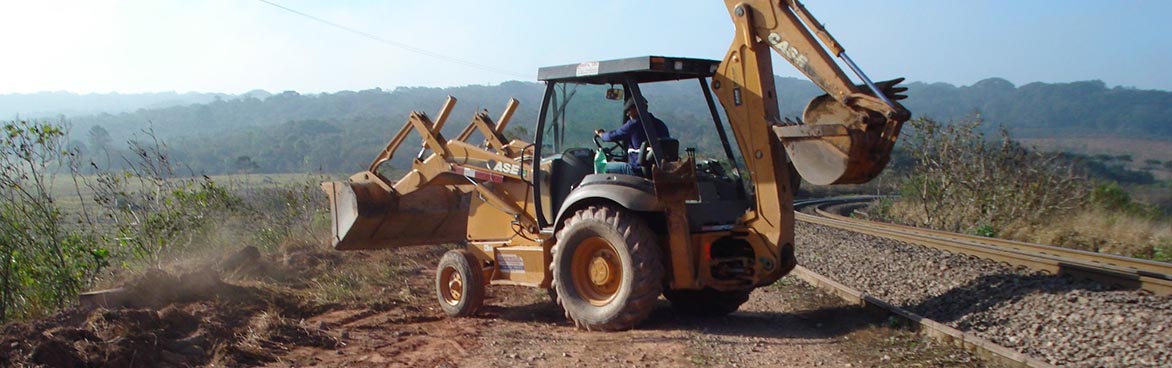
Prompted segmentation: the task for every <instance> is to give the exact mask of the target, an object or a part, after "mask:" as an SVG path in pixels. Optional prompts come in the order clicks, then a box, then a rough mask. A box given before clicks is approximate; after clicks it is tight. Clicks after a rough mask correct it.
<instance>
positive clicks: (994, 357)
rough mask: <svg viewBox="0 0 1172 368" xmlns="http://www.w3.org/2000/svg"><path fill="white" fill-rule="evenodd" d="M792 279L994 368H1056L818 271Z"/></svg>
mask: <svg viewBox="0 0 1172 368" xmlns="http://www.w3.org/2000/svg"><path fill="white" fill-rule="evenodd" d="M790 274H791V275H794V276H796V277H797V278H799V279H801V280H802V281H805V282H806V283H807V284H810V285H813V286H814V287H817V288H819V289H823V290H826V291H827V292H829V293H831V294H834V295H835V296H838V297H839V298H841V299H842V300H845V301H847V302H848V303H852V304H854V305H857V306H859V307H862V308H864V309H870V310H878V311H881V312H884V313H885V314H888V315H892V316H896V317H898V318H902V319H904V320H907V321H909V322H911V323H914V324H916V325H918V326H919V329H920V331H923V332H924V333H925V335H927V336H929V337H931V338H933V339H936V341H939V342H941V343H943V344H947V345H951V346H956V347H958V348H961V349H963V350H965V351H968V352H971V353H973V354H974V355H977V356H979V357H981V358H984V359H985V360H988V361H990V362H992V363H993V364H994V365H997V366H1003V367H1031V368H1034V367H1053V366H1054V365H1052V364H1050V363H1047V362H1045V361H1043V360H1040V359H1037V358H1034V357H1031V356H1029V355H1028V354H1024V353H1021V352H1018V351H1016V350H1013V349H1010V348H1007V347H1004V346H1001V345H997V344H996V343H994V342H992V341H989V340H986V339H984V338H981V337H979V336H977V335H975V334H973V333H970V332H964V331H961V330H958V329H956V328H953V327H950V326H948V325H945V324H943V323H940V322H936V321H933V320H931V319H928V318H925V317H923V316H920V315H918V314H915V313H912V312H911V311H908V310H905V309H903V308H900V307H897V306H895V305H894V304H891V303H888V302H886V301H883V300H880V299H879V298H876V297H874V296H871V295H867V294H866V293H863V292H860V291H858V290H855V289H852V288H850V287H848V286H846V285H843V284H840V283H838V282H835V281H834V280H831V279H829V278H827V277H826V276H822V275H819V274H817V273H815V272H814V271H810V270H809V269H807V268H805V267H802V266H797V267H795V268H794V270H793V271H792V272H790Z"/></svg>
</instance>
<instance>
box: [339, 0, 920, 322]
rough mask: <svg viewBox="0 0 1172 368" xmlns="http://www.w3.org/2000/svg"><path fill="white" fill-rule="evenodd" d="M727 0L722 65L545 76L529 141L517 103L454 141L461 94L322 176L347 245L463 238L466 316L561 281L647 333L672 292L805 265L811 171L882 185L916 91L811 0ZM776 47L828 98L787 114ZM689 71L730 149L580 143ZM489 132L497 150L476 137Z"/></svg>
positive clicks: (710, 296)
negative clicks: (337, 173) (872, 69)
mask: <svg viewBox="0 0 1172 368" xmlns="http://www.w3.org/2000/svg"><path fill="white" fill-rule="evenodd" d="M725 3H726V5H727V7H728V10H729V14H730V16H731V18H732V21H733V23H734V24H735V25H736V35H735V38H734V39H733V42H732V45H731V46H730V47H729V50H728V53H727V54H726V55H725V56H724V59H723V60H721V61H715V60H702V59H691V58H678V57H660V56H647V57H637V58H628V59H621V60H609V61H599V62H586V63H579V64H572V65H562V66H554V67H545V68H541V69H540V70H539V71H538V79H539V80H540V81H543V82H544V83H545V84H546V89H545V95H544V98H543V100H542V106H541V108H540V110H539V116H538V119H537V122H536V131H535V134H534V137H533V140H532V141H531V142H529V141H522V140H512V141H509V140H507V139H505V137H504V135H503V132H504V131H505V128H506V126H507V124H508V122H509V120H510V119H511V117H512V115H513V113H514V111H515V110H516V108H517V104H518V103H517V101H516V100H510V101H509V103H508V105H507V106H506V108H505V110H504V112H503V114H502V115H501V116H500V118H498V119H496V120H495V121H494V120H493V119H492V118H491V117H489V115H488V114H487V113H483V112H482V113H479V114H476V115H475V116H474V118H473V119H472V122H471V124H469V125H468V126H467V127H466V128H465V129H464V130H463V131H462V132H461V133H460V134H459V135H458V136H457V137H455V139H447V138H445V137H444V136H443V135H442V134H441V133H440V132H441V129H442V128H443V126H444V124H445V122H446V121H447V118H448V116H449V114H450V113H451V111H452V109H453V108H454V106H455V102H456V100H455V99H454V98H451V97H449V98H448V100H447V101H446V102H445V103H444V104H443V106H442V108H441V109H440V110H439V113H438V114H436V116H435V118H434V119H433V118H431V117H429V116H428V115H427V114H424V113H421V112H414V113H412V114H411V116H410V117H409V119H408V122H407V124H405V125H404V126H403V127H402V129H401V130H399V132H398V134H396V135H395V136H394V138H392V139H391V141H390V142H389V143H388V144H387V146H386V148H385V149H384V150H383V151H382V152H381V153H379V154H378V155H377V157H376V158H375V160H374V161H373V162H372V163H371V164H370V166H369V168H368V169H367V170H366V171H363V172H360V173H358V174H355V175H353V176H352V177H350V178H349V180H347V181H341V182H327V183H323V184H322V188H323V189H324V190H325V192H326V194H327V195H328V197H329V201H330V206H331V207H330V209H331V214H332V216H333V225H334V234H333V235H334V238H333V243H334V247H335V248H336V249H339V250H365V249H394V248H398V247H404V246H412V245H424V244H440V243H456V244H460V245H462V247H461V249H457V250H452V251H450V252H448V253H447V254H445V255H444V256H443V257H442V259H441V260H440V262H439V266H438V268H437V270H436V280H435V282H436V283H435V287H436V295H437V298H438V301H439V305H440V306H441V307H442V309H443V310H444V311H445V312H446V313H447V314H449V315H452V316H466V315H469V314H472V313H473V312H475V311H476V309H477V308H478V307H480V306H481V305H482V303H483V299H484V290H485V287H486V286H488V285H525V286H531V287H538V288H545V289H549V290H550V291H551V294H552V295H553V296H554V298H555V299H556V301H557V303H559V304H560V305H561V307H562V308H563V309H564V311H565V313H566V316H567V317H568V318H570V319H571V320H573V321H574V323H575V324H576V325H577V326H579V327H580V328H584V329H587V330H622V329H629V328H632V327H634V326H635V325H637V324H638V323H639V322H641V321H643V320H644V319H645V318H646V317H647V315H648V314H649V313H650V312H651V310H652V308H653V306H654V305H655V303H656V300H657V299H658V298H659V296H660V295H663V296H664V297H666V298H667V300H668V301H670V302H671V305H672V307H673V308H678V309H681V310H684V311H687V312H691V313H698V314H705V315H722V314H727V313H731V312H733V311H735V310H736V309H737V308H738V307H739V306H740V305H741V304H742V303H744V302H745V301H747V300H748V298H749V294H750V292H752V290H753V289H754V288H757V287H761V286H766V285H769V284H772V283H773V282H774V281H776V280H777V279H779V278H781V277H782V276H784V275H785V274H787V273H788V272H789V271H790V270H792V269H793V268H794V266H795V265H796V259H795V258H794V234H793V223H794V217H793V195H794V192H795V190H796V189H797V184H798V183H799V179H798V175H799V173H800V175H801V177H802V178H805V179H806V181H808V182H810V183H813V184H819V185H822V184H841V183H861V182H865V181H868V180H870V179H871V178H873V177H875V176H876V175H878V174H879V172H880V171H881V170H882V169H883V168H884V166H885V165H886V164H887V161H888V158H889V156H890V153H891V149H892V146H893V145H894V144H895V141H896V137H897V135H898V134H899V131H900V126H901V125H902V123H903V122H905V121H906V120H907V119H908V118H909V115H910V114H909V112H908V111H907V110H906V109H904V108H903V107H902V106H901V105H899V104H898V103H897V102H896V101H895V100H898V99H901V98H902V97H903V96H902V95H901V94H900V92H902V91H903V88H899V87H896V83H897V82H898V81H892V82H885V83H878V84H876V83H872V82H871V81H870V80H869V79H867V77H866V76H865V75H864V74H863V73H862V72H861V71H860V70H859V69H858V67H856V66H855V65H854V63H853V62H852V61H851V60H850V59H849V58H848V57H847V56H846V54H845V53H844V50H843V48H842V47H841V46H840V45H839V44H838V43H837V42H836V41H835V40H834V39H833V38H832V37H831V36H830V34H829V33H827V32H826V31H825V29H823V28H822V26H821V24H820V23H818V21H817V20H815V19H814V17H813V16H812V15H810V13H809V12H808V11H806V9H805V8H804V7H803V6H802V5H801V4H800V3H798V2H797V1H795V0H772V1H768V0H726V1H725ZM770 49H773V50H774V51H776V52H777V54H779V55H781V56H782V57H783V58H785V59H786V60H788V61H789V62H790V63H791V64H793V65H794V67H796V68H797V69H798V70H799V71H801V72H802V73H803V74H805V75H806V76H807V77H808V78H809V79H810V80H811V81H813V82H814V83H815V84H817V85H818V86H819V87H821V88H822V89H823V90H825V91H826V92H827V94H826V95H823V96H820V97H817V98H815V99H814V100H812V101H811V102H810V103H809V105H808V106H807V107H806V109H805V111H804V112H803V114H802V117H801V118H800V119H799V120H789V119H782V117H781V116H780V113H779V111H778V103H777V91H776V90H775V86H774V79H773V69H772V64H771V52H770V51H769V50H770ZM832 55H833V56H832ZM834 57H838V58H839V59H841V60H842V61H843V63H845V64H846V65H847V66H849V67H850V69H852V70H853V71H854V72H855V74H856V75H857V76H858V77H859V78H860V79H861V80H862V84H860V85H855V84H854V83H853V82H851V79H850V78H849V77H847V75H846V74H845V73H844V72H843V70H842V69H840V68H839V66H838V63H837V62H836V61H835V59H834ZM688 80H695V81H697V82H696V84H695V86H696V87H698V89H699V93H697V95H698V96H701V97H699V101H695V102H684V103H697V104H699V105H697V106H703V105H706V106H707V114H706V115H709V116H705V117H703V118H704V119H706V120H707V119H711V121H710V122H709V123H708V124H710V125H711V127H712V128H711V132H712V133H715V134H714V135H715V136H717V137H718V138H719V140H720V143H721V144H720V147H721V149H718V150H716V151H717V152H703V153H698V152H696V151H695V150H694V149H690V148H688V149H684V150H683V152H682V153H681V150H680V146H681V145H684V146H685V147H687V144H689V142H687V141H688V140H689V139H691V138H695V137H674V138H659V139H649V140H648V142H647V144H646V147H639V148H628V147H621V146H618V147H616V146H613V145H607V144H606V143H604V142H601V141H598V140H595V142H596V144H597V147H594V148H591V147H582V145H581V144H580V143H582V142H589V139H590V138H591V137H593V136H594V134H593V131H594V129H595V128H598V127H602V126H613V124H614V123H615V121H618V122H621V121H622V117H621V116H622V114H623V113H622V111H623V110H624V109H623V108H622V107H621V106H623V105H624V104H623V102H622V101H623V100H627V101H632V102H631V103H634V104H635V107H636V109H637V116H638V117H639V118H640V119H641V121H650V120H648V119H649V118H650V117H651V115H650V112H649V111H648V103H649V102H648V100H647V99H645V98H644V93H643V92H644V87H645V86H646V87H648V88H649V90H652V89H654V88H653V87H654V84H656V83H661V82H674V83H677V84H678V83H681V81H683V82H687V81H688ZM713 95H715V96H716V98H717V100H719V106H720V107H722V108H723V111H724V116H726V117H727V121H728V123H727V128H726V126H725V124H724V123H723V122H722V115H721V113H720V111H719V110H718V105H717V102H716V101H715V100H714V99H713V98H712V96H713ZM650 103H651V104H655V103H657V102H655V101H654V100H652V101H651V102H650ZM598 109H604V110H605V109H613V117H614V121H594V120H592V119H595V118H592V117H591V116H598V115H599V113H598V111H597V110H598ZM571 122H572V123H571ZM673 123H675V122H671V121H669V122H667V125H668V126H673ZM654 125H655V124H644V125H643V127H644V129H645V131H644V134H645V135H644V136H646V137H661V135H660V134H658V132H655V131H654V130H655V129H656V128H655V127H654ZM726 129H727V130H730V131H731V132H732V134H731V137H730V136H729V135H728V134H727V133H726ZM411 132H416V133H418V134H419V135H420V136H421V137H422V142H423V146H424V147H423V150H422V151H420V152H419V153H418V155H416V156H415V157H413V158H412V160H411V169H410V172H409V173H407V174H406V175H405V176H403V177H402V178H400V179H399V180H389V179H388V178H386V177H384V176H383V175H382V174H380V173H379V168H380V166H381V165H382V164H384V163H386V162H388V161H389V160H391V159H392V158H393V156H394V154H395V152H396V151H397V150H398V149H399V148H400V146H401V145H402V144H403V142H404V141H405V140H406V139H407V137H408V135H409V134H410V133H411ZM473 132H479V133H480V134H481V135H483V136H484V137H485V142H483V144H473V143H469V142H468V140H469V139H470V137H471V136H472V134H473ZM706 135H707V136H708V137H712V136H713V134H706ZM616 148H617V149H616ZM627 149H635V151H634V152H636V153H637V154H636V155H628V152H627ZM734 151H736V152H734ZM599 152H601V153H599ZM596 154H604V155H606V156H607V158H608V159H609V160H611V161H624V160H628V158H629V157H637V158H636V159H637V160H638V163H639V165H634V167H639V168H641V171H642V172H634V175H628V174H616V173H606V172H596V171H597V169H599V168H600V167H601V166H600V165H596V162H595V159H596ZM718 156H722V158H721V159H720V160H719V161H717V160H712V159H710V158H711V157H718ZM704 157H708V158H709V159H702V158H704ZM720 162H724V163H725V164H721V163H720Z"/></svg>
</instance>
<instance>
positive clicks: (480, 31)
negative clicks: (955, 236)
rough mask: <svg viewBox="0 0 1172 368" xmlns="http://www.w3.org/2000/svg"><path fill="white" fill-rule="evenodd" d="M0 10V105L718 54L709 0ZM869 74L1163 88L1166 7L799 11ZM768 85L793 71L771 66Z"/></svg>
mask: <svg viewBox="0 0 1172 368" xmlns="http://www.w3.org/2000/svg"><path fill="white" fill-rule="evenodd" d="M271 1H273V2H275V3H278V4H281V5H283V6H287V7H289V8H293V9H297V10H299V11H303V12H305V13H308V14H312V15H314V16H317V17H321V18H324V19H328V20H330V21H332V22H336V23H338V24H343V25H346V26H348V27H351V28H353V29H357V30H361V31H363V32H367V33H370V34H373V35H377V36H378V37H381V38H383V39H385V40H389V41H392V42H398V43H402V44H407V45H410V46H412V47H415V48H419V49H423V50H427V51H428V52H431V53H436V54H441V55H446V56H448V57H451V58H456V59H461V60H466V61H472V62H474V63H476V64H479V65H484V66H487V67H488V68H490V69H492V70H493V71H486V70H482V69H478V68H474V67H469V66H467V65H463V64H460V63H452V62H449V61H446V60H444V59H440V58H435V57H432V56H427V55H421V54H418V53H414V52H410V51H407V50H405V49H403V48H398V47H394V46H391V45H387V44H384V43H380V42H377V41H373V40H370V39H368V38H364V37H361V36H358V35H355V34H353V33H349V32H346V31H343V30H339V29H336V28H332V27H330V26H327V25H324V24H321V23H317V22H314V21H312V20H309V19H306V18H303V17H300V16H297V15H295V14H292V13H289V12H287V11H284V10H281V9H278V8H276V7H273V6H271V5H268V4H265V3H263V2H260V1H254V0H208V1H179V0H155V1H149V0H139V1H127V0H110V1H56V0H48V1H2V2H0V14H3V15H4V19H5V20H4V21H3V22H0V34H3V35H4V36H3V37H0V47H2V49H3V50H4V51H5V54H6V55H5V56H4V57H2V58H0V93H29V92H37V91H47V90H48V91H58V90H64V91H72V92H81V93H94V92H98V93H105V92H123V93H133V92H152V91H179V92H186V91H199V92H227V93H242V92H246V91H248V90H252V89H265V90H268V91H272V92H277V91H283V90H296V91H299V92H333V91H338V90H359V89H369V88H375V87H381V88H384V89H388V88H395V87H399V86H454V85H467V84H495V83H499V82H502V81H506V80H533V79H534V77H535V75H536V69H537V67H539V66H543V65H556V64H568V63H576V62H580V61H588V60H604V59H612V58H622V57H629V56H638V55H648V54H656V55H675V56H690V57H704V58H713V59H719V58H720V57H721V56H723V54H724V52H725V50H726V49H727V47H728V43H729V41H730V40H731V38H732V31H733V28H732V23H731V22H730V21H729V19H728V14H727V11H726V10H725V8H724V4H723V2H720V1H687V0H684V1H617V0H610V1H608V0H603V1H589V2H586V1H578V2H569V1H520V0H518V1H464V0H451V1H309V0H271ZM805 5H806V6H807V8H809V9H810V10H811V11H812V12H813V13H814V15H815V16H816V17H818V19H819V20H820V21H822V22H823V23H825V24H826V27H827V29H829V30H830V32H831V33H832V34H833V35H834V36H835V37H836V38H837V39H838V40H839V41H840V42H841V43H842V44H843V45H844V46H845V47H846V49H847V52H848V54H850V55H851V57H852V58H854V60H855V61H856V62H857V63H858V64H860V65H861V66H862V67H863V69H864V70H866V71H867V72H868V74H870V75H871V77H872V78H874V79H877V80H880V79H888V78H892V77H896V76H905V77H907V78H908V79H909V80H911V81H921V82H947V83H952V84H957V85H969V84H972V83H974V82H977V81H979V80H981V79H985V78H988V77H1002V78H1006V79H1008V80H1009V81H1011V82H1013V83H1015V84H1017V85H1022V84H1026V83H1030V82H1036V81H1041V82H1051V83H1053V82H1070V81H1078V80H1089V79H1100V80H1103V81H1104V82H1106V83H1107V85H1108V86H1117V85H1122V86H1127V87H1135V88H1140V89H1163V90H1172V73H1170V72H1169V71H1168V68H1169V66H1170V65H1172V39H1170V37H1169V35H1172V22H1168V21H1166V20H1163V19H1161V18H1162V17H1166V16H1167V15H1168V14H1172V1H1154V0H1152V1H1140V0H1136V1H1085V0H1071V1H1029V0H1019V1H1009V0H985V1H928V0H919V1H910V0H909V1H903V0H890V1H861V0H860V1H856V0H826V1H816V0H809V1H806V2H805ZM776 71H777V74H780V75H785V76H798V74H797V73H796V72H794V71H793V70H792V69H791V68H790V67H789V66H788V65H783V64H780V63H779V64H777V65H776Z"/></svg>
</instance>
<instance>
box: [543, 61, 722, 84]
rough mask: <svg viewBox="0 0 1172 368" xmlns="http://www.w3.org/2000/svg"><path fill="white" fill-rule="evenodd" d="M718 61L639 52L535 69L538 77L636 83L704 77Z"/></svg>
mask: <svg viewBox="0 0 1172 368" xmlns="http://www.w3.org/2000/svg"><path fill="white" fill-rule="evenodd" d="M719 65H720V61H716V60H707V59H692V58H681V57H669V56H640V57H633V58H626V59H616V60H606V61H588V62H584V63H578V64H568V65H558V66H547V67H542V68H540V69H537V80H540V81H544V82H569V83H586V84H621V83H622V82H623V81H624V80H625V79H627V78H630V79H632V80H634V81H635V82H637V83H650V82H660V81H669V80H679V79H695V78H707V77H711V76H712V74H714V73H716V67H717V66H719Z"/></svg>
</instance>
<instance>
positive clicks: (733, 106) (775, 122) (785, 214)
mask: <svg viewBox="0 0 1172 368" xmlns="http://www.w3.org/2000/svg"><path fill="white" fill-rule="evenodd" d="M725 5H726V6H727V7H728V11H729V16H730V17H731V18H732V21H733V24H734V25H735V26H736V34H735V35H734V38H733V41H732V44H731V45H730V46H729V49H728V53H727V54H725V57H724V60H723V61H722V62H721V64H720V66H719V67H718V68H717V71H716V73H715V75H714V76H713V80H712V90H713V91H714V92H715V94H716V95H717V97H718V98H719V99H720V102H721V104H722V105H723V106H724V108H725V111H726V112H727V113H728V120H729V126H730V127H731V128H732V131H733V134H734V135H735V136H736V139H737V145H738V147H739V148H740V150H741V154H742V156H743V157H744V159H745V166H746V167H747V168H748V170H749V175H750V177H751V178H752V180H753V186H754V189H755V191H754V192H755V194H756V196H755V199H756V206H755V208H754V209H753V210H751V211H748V212H747V213H746V214H745V215H744V216H743V217H742V221H743V223H744V225H745V226H746V228H747V230H749V231H750V232H751V233H755V234H757V236H760V237H761V239H762V240H763V241H764V243H766V244H770V247H771V248H772V251H773V252H776V253H777V254H778V255H779V257H778V259H783V260H785V259H789V260H792V253H790V256H788V257H787V256H784V255H783V254H784V253H788V252H792V251H793V247H792V244H793V236H794V235H793V221H794V219H793V207H792V206H793V196H794V191H795V190H797V188H796V187H795V185H794V184H795V183H797V182H798V181H797V178H796V177H795V175H797V174H798V173H800V174H801V177H802V178H804V179H806V181H809V182H810V183H813V184H819V185H824V184H850V183H862V182H866V181H869V180H871V179H872V178H874V177H875V176H877V175H878V174H879V173H880V172H881V171H882V170H883V168H884V167H885V166H886V165H887V161H888V160H889V158H890V155H891V149H892V147H894V145H895V141H896V137H897V136H898V135H899V130H900V127H901V126H902V124H903V122H905V121H907V119H908V118H909V116H910V113H909V112H908V111H907V110H906V109H904V108H903V106H901V105H900V104H899V103H897V102H896V100H899V99H902V98H903V96H902V95H900V94H899V93H900V92H902V91H903V90H904V89H903V88H899V87H896V86H895V85H896V84H897V83H898V81H899V80H895V81H890V82H883V83H879V84H878V85H877V84H875V83H872V82H871V81H870V80H869V79H867V78H866V76H865V75H863V73H862V71H861V70H859V69H858V67H857V66H855V65H854V63H853V62H852V61H850V59H849V58H848V57H846V53H845V52H844V49H843V47H842V46H841V45H840V44H839V43H838V41H836V40H835V39H834V37H831V36H830V34H829V33H828V32H826V29H824V28H823V27H822V25H821V24H819V23H818V21H817V20H816V19H814V16H813V15H811V14H810V13H809V12H808V11H807V10H806V8H805V7H804V6H802V4H801V3H799V2H798V1H796V0H725ZM819 41H821V43H819ZM770 49H773V50H774V51H776V52H777V54H778V55H781V56H782V57H783V58H784V59H786V60H787V61H789V62H790V64H793V66H794V67H795V68H797V69H798V70H799V71H801V72H802V74H804V75H805V76H806V77H807V78H809V79H810V80H811V81H813V82H814V84H816V85H818V87H820V88H822V89H823V90H824V91H826V93H827V94H825V95H822V96H819V97H816V98H814V100H812V101H810V103H809V104H808V105H807V106H806V109H805V111H804V112H803V114H802V118H801V119H800V120H799V121H798V122H792V121H790V120H788V119H786V120H783V119H782V118H781V117H780V113H779V110H778V104H777V90H776V86H775V85H774V79H773V66H772V65H773V64H772V52H770V51H769V50H770ZM835 56H837V57H839V58H841V59H843V61H844V62H845V63H846V64H847V65H848V66H849V67H850V68H851V69H852V70H853V71H854V72H855V74H856V75H858V77H859V78H860V79H862V80H863V84H862V85H855V84H854V83H852V82H851V79H850V78H849V77H847V75H846V73H844V72H843V70H842V69H841V68H839V66H838V64H837V63H836V62H835V60H834V57H835ZM795 169H796V171H797V172H796V173H795V172H794V171H795ZM781 266H782V267H781V268H780V269H781V270H782V271H784V272H780V273H779V274H784V273H785V272H788V270H789V269H791V268H792V267H793V265H792V264H783V265H781ZM778 277H780V276H778ZM765 281H771V280H765Z"/></svg>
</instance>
